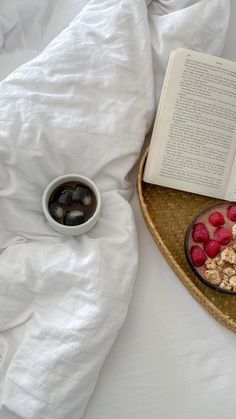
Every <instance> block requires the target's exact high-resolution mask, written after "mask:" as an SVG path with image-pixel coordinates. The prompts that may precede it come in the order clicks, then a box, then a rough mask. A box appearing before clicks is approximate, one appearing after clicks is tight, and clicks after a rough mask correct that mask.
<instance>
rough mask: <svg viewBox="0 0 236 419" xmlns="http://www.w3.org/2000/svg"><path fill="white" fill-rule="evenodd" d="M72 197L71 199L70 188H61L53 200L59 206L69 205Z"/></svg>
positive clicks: (71, 191) (71, 192)
mask: <svg viewBox="0 0 236 419" xmlns="http://www.w3.org/2000/svg"><path fill="white" fill-rule="evenodd" d="M72 197H73V189H71V188H67V187H66V188H62V189H60V190H59V191H58V192H57V194H56V196H55V200H56V201H57V202H59V203H60V204H65V205H70V204H71V203H72Z"/></svg>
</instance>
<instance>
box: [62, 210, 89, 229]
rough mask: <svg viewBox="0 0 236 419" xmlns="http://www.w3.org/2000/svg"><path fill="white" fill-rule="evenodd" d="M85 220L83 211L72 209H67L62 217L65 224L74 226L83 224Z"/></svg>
mask: <svg viewBox="0 0 236 419" xmlns="http://www.w3.org/2000/svg"><path fill="white" fill-rule="evenodd" d="M84 221H85V218H84V213H83V211H79V210H72V211H68V212H67V213H66V215H65V217H64V224H65V225H67V226H76V225H78V224H83V223H84Z"/></svg>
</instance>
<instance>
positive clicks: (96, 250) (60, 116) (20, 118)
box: [0, 0, 229, 419]
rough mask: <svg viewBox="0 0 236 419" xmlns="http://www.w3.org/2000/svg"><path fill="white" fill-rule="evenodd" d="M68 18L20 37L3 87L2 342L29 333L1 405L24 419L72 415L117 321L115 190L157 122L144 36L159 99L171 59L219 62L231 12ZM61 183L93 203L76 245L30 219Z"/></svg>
mask: <svg viewBox="0 0 236 419" xmlns="http://www.w3.org/2000/svg"><path fill="white" fill-rule="evenodd" d="M25 3H27V2H25ZM86 3H87V4H86ZM148 3H150V2H148ZM180 3H182V4H180ZM192 3H194V4H193V5H192ZM204 3H205V5H204ZM48 4H49V3H47V2H46V1H45V2H44V5H45V7H46V6H47V5H48ZM61 5H62V3H61ZM70 5H71V6H73V7H71V9H70V8H69V10H70V13H67V15H66V17H65V21H63V19H62V18H61V17H60V16H61V14H60V12H59V9H57V10H56V12H55V13H52V14H51V15H50V16H51V18H50V19H46V22H47V23H45V26H46V30H45V34H46V35H45V36H41V38H40V37H39V38H37V36H38V34H37V31H35V34H36V35H37V36H36V35H35V36H36V37H35V38H34V36H33V35H32V33H34V25H32V26H30V27H29V28H28V33H24V31H23V33H24V37H23V38H22V37H20V38H19V39H23V42H22V48H21V49H20V50H17V48H16V50H15V53H16V54H20V58H19V61H18V62H17V57H16V62H17V64H21V63H22V62H24V61H27V59H29V58H34V57H35V58H34V59H33V61H31V62H28V63H26V64H24V65H23V66H22V67H20V68H18V69H17V70H16V71H15V72H14V73H12V74H10V75H9V76H8V77H7V78H6V79H5V80H3V81H2V83H1V85H0V109H1V120H2V124H1V126H0V211H1V217H0V228H1V237H0V248H1V249H2V253H1V255H0V262H1V263H0V300H1V305H0V309H1V316H0V330H1V331H4V330H8V329H9V328H13V327H15V326H17V325H19V324H21V323H22V322H24V321H26V323H25V324H26V327H25V333H24V338H23V340H22V342H21V344H20V345H19V347H18V349H17V351H16V353H15V355H14V357H13V358H12V360H11V362H10V365H9V367H8V369H7V372H6V377H5V380H4V387H3V394H2V398H1V399H2V405H3V406H6V407H7V408H8V409H9V410H11V411H12V412H15V413H17V414H18V415H20V416H22V417H24V418H34V419H37V418H48V419H62V418H67V419H72V418H76V419H78V418H80V417H81V416H82V414H83V411H84V409H85V406H86V403H87V401H88V399H89V397H90V395H91V393H92V390H93V388H94V385H95V383H96V379H97V376H98V373H99V370H100V368H101V365H102V363H103V360H104V358H105V356H106V354H107V353H108V351H109V349H110V347H111V345H112V343H113V342H114V339H115V337H116V335H117V332H118V330H119V328H120V327H121V325H122V323H123V321H124V319H125V316H126V313H127V308H128V303H129V300H130V297H131V293H132V287H133V283H134V279H135V275H136V269H137V243H136V235H135V227H134V222H133V216H132V213H131V210H130V207H129V204H128V203H127V200H126V199H125V198H128V197H129V194H130V185H129V184H128V183H127V181H126V180H125V178H126V175H127V174H128V172H129V171H130V169H131V167H132V166H133V165H134V163H135V161H136V159H137V157H138V155H139V152H140V149H141V145H142V142H143V139H144V136H145V133H146V132H147V130H148V129H149V127H150V124H151V122H152V118H153V112H154V89H153V71H152V60H151V44H150V39H149V26H150V31H151V38H152V46H153V64H154V75H155V84H156V89H155V92H156V98H157V100H158V95H159V92H160V85H161V80H162V77H163V74H164V69H165V66H166V61H167V58H168V55H169V52H170V50H171V49H172V48H175V47H177V46H186V47H190V48H191V47H192V48H195V49H200V50H203V51H206V52H212V53H216V54H217V53H220V51H221V48H222V46H223V41H224V35H225V32H226V28H227V20H228V13H229V1H223V0H209V2H208V6H206V2H203V0H202V1H200V2H196V1H192V2H191V1H189V2H187V1H185V2H184V4H183V2H176V1H175V2H174V1H173V0H172V1H169V2H168V1H162V2H159V3H158V2H155V1H153V2H151V4H150V5H149V8H148V17H149V26H148V20H147V11H146V5H145V2H144V1H141V0H140V1H135V0H121V1H117V0H103V1H101V2H98V1H90V2H88V1H84V2H82V1H81V2H80V3H79V6H78V2H77V5H76V2H73V1H71V2H70ZM178 5H179V6H178ZM62 7H63V5H62ZM78 7H79V10H78ZM180 7H183V9H181V10H179V9H178V8H180ZM46 8H47V7H46ZM55 9H56V3H55ZM52 10H53V8H52ZM173 10H174V11H173ZM76 12H77V13H76ZM6 16H8V13H6ZM9 16H10V14H9ZM17 16H18V15H17ZM35 16H38V14H37V13H36V14H35ZM40 16H41V15H40ZM42 16H43V17H44V19H45V16H48V14H47V13H45V15H44V14H42ZM197 17H198V19H197ZM9 19H10V17H9ZM71 19H72V20H71ZM16 20H17V19H16ZM42 20H43V19H41V20H40V17H39V21H40V22H41V23H42ZM26 21H27V22H30V19H29V18H28V20H27V19H26ZM50 21H52V22H53V24H52V25H51V24H50ZM193 21H194V24H193ZM4 22H5V21H4ZM57 25H58V26H57ZM63 25H65V30H64V31H63V32H61V33H60V34H59V35H58V36H56V35H57V34H58V33H59V32H60V31H61V30H62V29H63ZM16 26H17V25H16ZM16 26H14V27H16ZM23 27H24V26H23ZM42 27H43V24H42ZM31 28H32V31H33V32H32V33H31V32H30V29H31ZM183 30H184V32H183ZM218 30H219V35H217V34H218ZM6 33H8V31H6ZM16 33H19V32H18V31H16ZM20 33H22V31H21V28H20ZM9 34H10V36H12V31H10V32H9ZM55 36H56V37H55ZM216 36H218V38H217V37H216ZM11 39H12V38H11ZM13 40H14V41H16V39H15V37H14V36H13ZM213 40H214V41H213ZM50 41H51V43H50V44H49V45H48V46H47V47H46V45H47V44H48V42H50ZM11 42H12V40H11ZM3 45H4V43H3ZM7 45H9V44H7ZM13 45H14V43H13ZM5 46H6V45H5ZM28 47H30V48H31V47H32V49H30V48H28ZM44 47H46V48H45V49H44V50H43V48H44ZM9 48H11V47H9ZM27 48H28V49H27ZM41 50H43V52H42V53H41V54H40V55H38V53H39V52H40V51H41ZM24 51H26V52H24ZM27 51H28V52H27ZM3 52H4V54H3V55H4V57H5V59H6V62H9V60H8V58H9V55H11V54H10V52H9V51H8V50H7V51H3ZM21 52H22V53H23V56H22V55H21ZM27 53H28V54H29V55H27ZM24 54H26V55H24ZM18 57H19V55H18ZM10 67H11V65H10ZM11 69H13V65H12V68H11ZM158 80H159V81H158ZM69 172H70V173H72V172H79V173H82V174H85V175H87V176H89V177H91V178H93V179H94V180H95V182H96V183H97V185H98V187H99V188H100V190H101V192H102V199H103V209H102V215H101V218H100V220H99V223H98V224H97V225H96V227H95V228H94V229H93V230H92V231H91V232H89V233H88V234H87V235H84V236H83V237H80V238H64V237H61V236H59V235H58V234H57V233H56V232H54V231H53V230H51V228H50V227H49V226H48V225H47V223H46V221H45V219H44V217H43V214H42V210H41V196H42V192H43V189H44V187H45V186H46V185H47V183H48V182H49V181H50V180H51V179H53V178H54V177H56V176H58V175H60V174H63V173H69Z"/></svg>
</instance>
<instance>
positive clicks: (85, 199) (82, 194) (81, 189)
mask: <svg viewBox="0 0 236 419" xmlns="http://www.w3.org/2000/svg"><path fill="white" fill-rule="evenodd" d="M72 200H73V201H74V202H80V203H81V204H82V205H90V204H91V202H92V194H91V190H90V189H89V188H87V187H86V186H83V185H76V188H75V191H74V193H73V197H72Z"/></svg>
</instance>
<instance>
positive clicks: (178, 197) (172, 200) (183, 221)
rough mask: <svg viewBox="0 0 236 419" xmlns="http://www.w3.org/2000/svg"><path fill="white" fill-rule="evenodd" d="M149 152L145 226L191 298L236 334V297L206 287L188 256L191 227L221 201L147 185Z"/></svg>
mask: <svg viewBox="0 0 236 419" xmlns="http://www.w3.org/2000/svg"><path fill="white" fill-rule="evenodd" d="M147 152H148V150H146V152H145V154H144V156H143V158H142V160H141V163H140V167H139V174H138V183H137V190H138V197H139V202H140V206H141V209H142V213H143V216H144V219H145V222H146V224H147V226H148V228H149V230H150V232H151V234H152V236H153V238H154V240H155V242H156V243H157V245H158V246H159V248H160V250H161V252H162V254H163V255H164V257H165V258H166V260H167V261H168V263H169V264H170V266H171V267H172V269H173V270H174V271H175V273H176V274H177V275H178V277H179V279H180V280H181V282H182V283H183V284H184V286H185V287H186V288H187V290H188V291H189V292H190V294H192V296H193V297H194V298H195V299H196V300H197V301H198V302H199V303H200V304H201V305H202V306H203V307H204V308H205V309H206V310H207V311H208V312H209V313H210V314H211V315H212V316H213V317H214V318H215V319H216V320H217V321H219V322H220V323H221V324H223V325H224V326H226V327H227V328H229V329H231V330H233V331H234V332H236V296H235V295H227V294H223V293H221V292H219V291H216V290H214V289H211V288H209V287H208V286H206V285H204V284H203V283H202V282H201V281H200V280H199V279H198V278H197V276H196V275H195V274H194V273H193V272H192V270H191V269H190V267H189V265H188V263H187V261H186V257H185V252H184V236H185V232H186V230H187V227H188V225H189V223H190V222H191V221H192V219H193V218H194V217H195V216H196V215H197V214H198V213H199V212H201V211H202V210H203V209H204V208H206V207H208V206H210V205H213V204H216V203H217V202H219V201H218V200H216V199H214V198H209V197H204V196H200V195H195V194H191V193H187V192H182V191H177V190H174V189H170V188H164V187H161V186H156V185H151V184H148V183H146V182H144V181H143V170H144V166H145V161H146V157H147ZM173 214H174V222H173ZM173 237H174V238H175V240H173Z"/></svg>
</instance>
